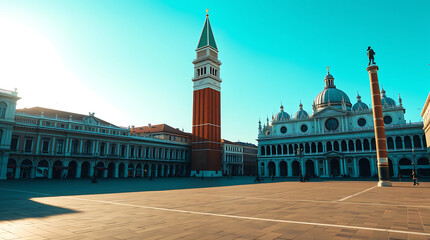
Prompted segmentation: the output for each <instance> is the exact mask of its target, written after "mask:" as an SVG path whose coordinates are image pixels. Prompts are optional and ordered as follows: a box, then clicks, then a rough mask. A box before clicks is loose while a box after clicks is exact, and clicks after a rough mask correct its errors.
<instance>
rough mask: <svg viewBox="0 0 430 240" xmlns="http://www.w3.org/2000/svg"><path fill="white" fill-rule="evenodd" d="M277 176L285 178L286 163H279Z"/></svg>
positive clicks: (286, 171)
mask: <svg viewBox="0 0 430 240" xmlns="http://www.w3.org/2000/svg"><path fill="white" fill-rule="evenodd" d="M279 175H280V176H281V177H286V176H287V175H288V165H287V162H285V161H281V162H280V163H279Z"/></svg>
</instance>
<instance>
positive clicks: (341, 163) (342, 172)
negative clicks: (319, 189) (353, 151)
mask: <svg viewBox="0 0 430 240" xmlns="http://www.w3.org/2000/svg"><path fill="white" fill-rule="evenodd" d="M344 160H345V159H343V158H339V162H340V175H344V174H345V172H344V170H345V168H344Z"/></svg>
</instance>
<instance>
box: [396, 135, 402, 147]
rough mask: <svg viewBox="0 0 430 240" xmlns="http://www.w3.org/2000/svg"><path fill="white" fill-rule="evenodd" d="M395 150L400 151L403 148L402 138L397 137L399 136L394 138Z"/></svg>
mask: <svg viewBox="0 0 430 240" xmlns="http://www.w3.org/2000/svg"><path fill="white" fill-rule="evenodd" d="M396 148H397V149H402V148H403V142H402V138H401V137H399V136H397V137H396Z"/></svg>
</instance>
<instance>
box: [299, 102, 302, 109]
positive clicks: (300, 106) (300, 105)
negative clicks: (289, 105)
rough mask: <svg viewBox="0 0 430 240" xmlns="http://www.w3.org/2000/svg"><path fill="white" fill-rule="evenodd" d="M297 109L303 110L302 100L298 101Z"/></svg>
mask: <svg viewBox="0 0 430 240" xmlns="http://www.w3.org/2000/svg"><path fill="white" fill-rule="evenodd" d="M299 108H300V110H303V104H302V100H300V104H299Z"/></svg>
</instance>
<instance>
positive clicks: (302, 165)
mask: <svg viewBox="0 0 430 240" xmlns="http://www.w3.org/2000/svg"><path fill="white" fill-rule="evenodd" d="M300 168H301V169H300V170H301V171H302V176H303V177H304V176H305V174H306V166H305V161H304V160H303V159H300Z"/></svg>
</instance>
